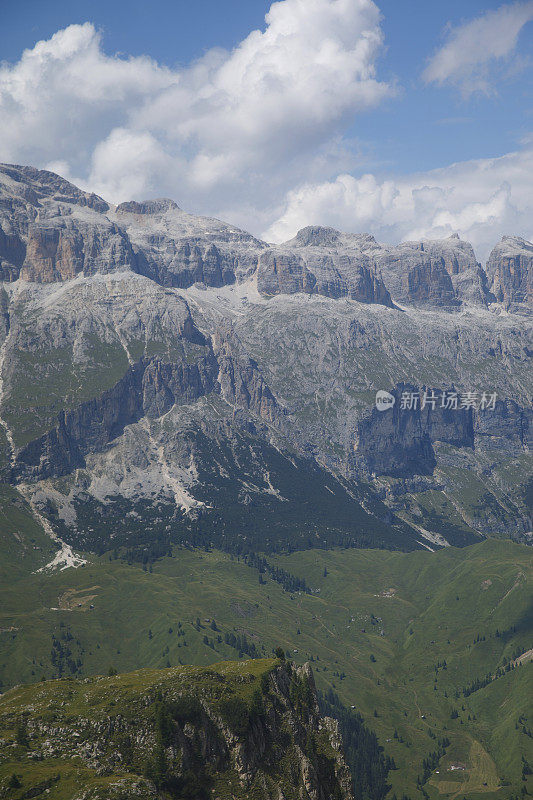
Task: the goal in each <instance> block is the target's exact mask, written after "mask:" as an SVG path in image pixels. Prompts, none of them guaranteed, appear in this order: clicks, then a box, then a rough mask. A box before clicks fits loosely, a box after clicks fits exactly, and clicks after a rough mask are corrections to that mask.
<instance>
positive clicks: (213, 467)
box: [0, 165, 533, 551]
mask: <svg viewBox="0 0 533 800" xmlns="http://www.w3.org/2000/svg"><path fill="white" fill-rule="evenodd" d="M532 276H533V245H532V244H531V243H529V242H526V241H524V240H522V239H519V238H515V237H505V238H504V239H503V240H502V242H501V243H500V244H498V245H496V246H495V248H494V249H493V251H492V253H491V255H490V258H489V261H488V263H487V265H486V269H484V268H483V266H482V265H481V264H480V263H479V262H478V261H477V258H476V255H475V253H474V250H473V248H472V247H471V245H470V244H468V243H467V242H463V241H461V240H460V239H459V238H458V237H456V236H452V237H450V238H448V239H444V240H434V241H433V240H432V241H422V242H403V243H400V244H398V245H390V244H380V243H378V242H376V240H375V239H374V238H373V237H372V236H370V235H368V234H363V233H362V234H346V233H341V232H339V231H336V230H334V229H332V228H326V227H319V226H312V227H307V228H304V229H303V230H301V231H300V232H299V233H298V234H297V235H296V236H295V237H294V238H293V239H291V240H290V241H288V242H285V243H283V244H275V245H273V244H269V243H266V242H263V241H260V240H259V239H257V238H255V237H254V236H252V235H250V234H248V233H246V232H244V231H242V230H239V229H238V228H236V227H235V226H233V225H230V224H225V223H223V222H220V221H218V220H215V219H209V218H205V217H197V216H193V215H191V214H188V213H186V212H184V211H182V210H181V209H180V208H179V207H178V205H177V204H176V203H175V202H173V201H172V200H165V199H162V200H161V199H160V200H150V201H145V202H137V201H135V202H134V201H131V202H124V203H121V204H120V205H119V206H117V207H114V206H112V205H111V204H109V203H107V202H106V201H105V200H103V199H101V198H99V197H97V196H95V195H94V194H90V193H87V192H83V191H81V190H80V189H78V188H76V187H75V186H73V185H72V184H70V183H68V182H67V181H65V180H63V179H62V178H60V177H59V176H57V175H54V174H53V173H50V172H45V171H40V170H37V169H34V168H31V167H20V166H10V165H3V166H1V167H0V277H1V280H2V284H1V290H0V336H1V349H0V379H1V380H0V386H1V397H0V400H1V405H0V416H1V420H0V421H1V428H0V438H1V446H2V454H3V455H2V459H1V469H2V480H3V482H4V483H11V484H13V485H15V486H17V487H18V489H19V490H20V491H21V492H22V493H23V494H24V495H25V497H26V498H27V500H28V501H29V502H30V503H31V504H32V507H33V509H34V512H35V513H36V514H38V515H39V516H40V518H41V519H42V521H43V523H44V524H45V525H46V526H47V530H49V531H50V532H51V534H52V535H53V536H57V537H60V539H61V540H62V541H63V542H64V543H65V542H66V543H67V544H68V546H74V547H82V548H83V549H86V550H87V549H88V550H91V549H92V550H96V551H104V550H106V549H109V547H113V546H121V545H128V546H132V547H133V546H142V545H143V542H144V543H145V542H146V541H148V540H149V541H151V542H153V541H156V542H160V543H161V544H162V546H165V543H168V542H172V541H174V542H181V543H204V544H205V543H215V544H217V546H219V547H221V548H222V549H227V550H230V551H233V550H234V549H237V550H239V548H240V549H242V548H244V549H246V550H249V549H254V548H257V549H262V550H268V549H273V550H276V549H286V548H289V549H291V548H292V549H294V548H298V547H305V548H307V547H310V546H316V545H321V544H323V543H324V542H327V543H330V544H343V545H351V546H353V545H355V546H363V545H365V546H373V547H375V546H379V547H387V548H392V549H404V550H405V549H416V548H428V549H436V548H440V547H443V546H447V545H448V544H456V545H462V544H468V543H471V542H474V541H477V540H479V539H480V538H481V537H483V536H501V537H511V538H513V539H516V540H520V541H525V540H527V539H528V537H529V536H530V535H531V529H532V523H531V501H530V497H531V489H530V487H531V473H532V468H531V445H532V440H533V415H532V409H531V395H532V388H533V386H532V384H533V370H532V368H531V359H532V356H533V341H532V330H531V323H530V320H531V309H532V307H533V296H532V281H533V277H532ZM379 390H383V391H385V392H387V393H388V395H389V396H390V398H391V400H390V407H389V408H388V409H387V410H384V411H382V410H379V409H378V408H377V407H376V404H375V397H376V393H377V392H378V391H379ZM287 501H290V502H287ZM65 547H66V545H65Z"/></svg>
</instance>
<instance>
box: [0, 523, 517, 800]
mask: <svg viewBox="0 0 533 800" xmlns="http://www.w3.org/2000/svg"><path fill="white" fill-rule="evenodd" d="M6 541H10V539H9V537H4V538H3V542H4V545H3V546H5V543H6ZM24 541H25V540H24ZM11 546H12V545H11ZM35 552H37V554H38V551H33V553H35ZM40 558H41V563H44V561H45V560H46V556H45V554H44V553H41V554H40ZM86 558H87V564H86V566H85V567H83V568H80V569H77V570H73V569H67V570H65V571H45V572H41V573H31V572H30V570H33V569H35V567H36V566H37V563H38V561H36V560H32V561H31V562H29V563H28V566H27V567H26V570H25V574H23V573H22V570H21V572H20V573H19V575H18V577H15V575H14V574H13V575H12V577H11V579H10V582H9V584H6V583H5V581H4V582H2V585H1V588H0V609H1V616H0V628H1V629H2V633H1V634H0V652H1V654H2V656H1V658H0V679H1V680H2V682H3V686H4V690H5V689H7V688H8V687H10V686H12V685H13V684H15V683H19V682H20V681H23V682H38V681H40V679H41V678H42V677H44V678H46V679H51V678H53V677H57V676H59V675H62V676H65V677H73V678H76V679H79V678H83V677H85V676H90V675H95V674H102V673H104V674H105V673H107V671H108V670H109V669H110V668H113V669H117V670H119V671H121V672H123V671H128V670H132V669H136V668H138V667H150V668H158V669H161V668H165V667H166V668H169V667H170V668H172V669H173V668H174V667H176V666H177V665H180V664H199V665H204V666H207V665H209V664H211V663H214V662H217V661H219V660H221V659H238V658H247V657H257V656H263V657H264V656H269V655H271V653H272V650H273V648H275V647H277V646H279V645H281V646H282V647H283V648H284V649H285V651H286V652H287V653H288V655H289V656H290V657H291V659H293V660H294V661H295V663H296V664H300V665H302V664H304V663H305V662H307V661H310V662H311V664H312V666H313V670H314V673H315V678H316V681H317V685H318V687H319V689H320V690H321V691H323V692H325V691H327V690H331V691H333V692H334V693H335V694H336V695H338V697H339V700H340V702H341V703H342V704H343V706H344V708H348V709H350V707H351V706H355V711H356V712H358V713H361V714H362V715H363V718H364V720H365V723H366V725H367V726H369V727H370V728H371V729H372V730H373V731H375V732H376V734H377V736H378V739H379V743H380V744H381V745H382V747H383V748H384V750H385V755H386V756H388V757H390V758H393V759H394V762H395V764H396V767H397V769H396V770H392V771H391V772H390V773H389V776H388V782H389V784H391V785H392V787H393V789H392V790H391V793H394V792H395V793H396V794H397V795H398V796H401V795H402V794H403V793H407V794H408V795H409V796H411V797H412V798H413V800H415V798H421V797H422V794H421V793H420V792H419V790H418V789H417V778H418V777H419V776H420V778H421V779H425V781H424V784H423V788H424V791H426V792H427V793H428V794H429V795H430V797H431V798H432V800H437V798H441V797H443V796H444V797H445V796H446V793H444V792H443V795H441V794H440V793H439V792H438V791H437V788H438V787H437V784H439V783H440V781H442V780H443V779H441V778H440V777H439V776H440V775H444V776H445V780H444V783H446V782H448V783H449V782H450V781H452V782H453V781H455V782H456V783H457V780H458V776H459V777H460V778H462V779H463V780H464V779H465V776H467V779H468V780H469V781H470V784H469V786H468V794H467V795H466V796H467V797H469V798H470V796H475V795H476V794H477V793H480V794H482V795H483V797H484V798H486V800H488V798H489V797H490V796H491V794H490V793H491V792H496V791H497V793H498V795H497V796H498V797H501V798H504V799H505V800H507V798H510V797H512V796H513V795H516V794H517V793H518V792H519V791H520V790H521V788H522V785H523V782H522V768H523V761H522V757H524V758H526V759H529V760H530V761H531V760H532V759H531V758H530V750H531V738H530V734H531V729H532V724H531V723H532V716H533V714H532V709H531V696H532V692H531V688H532V666H531V663H530V662H528V661H527V659H526V660H525V662H524V663H523V664H522V665H521V666H516V667H515V668H514V669H510V670H509V671H505V670H506V669H507V664H510V663H511V662H513V660H514V659H515V658H516V657H517V656H518V655H520V654H522V653H526V652H527V651H529V650H530V649H531V648H532V647H533V640H532V634H533V624H532V614H531V597H532V588H531V587H532V580H533V579H532V564H531V555H530V550H529V549H528V548H526V547H524V546H521V545H517V544H512V543H509V542H502V541H494V540H493V541H485V542H482V543H480V544H478V545H474V546H472V547H467V548H462V549H458V548H446V549H444V550H441V551H440V552H437V553H430V552H428V551H418V552H413V553H394V552H385V551H379V550H353V549H349V550H341V549H338V550H330V551H323V550H317V549H314V550H310V551H307V552H298V553H294V554H292V555H288V556H273V555H269V556H267V558H266V561H262V560H261V559H259V558H258V557H257V558H255V559H251V558H247V559H245V558H238V557H236V556H232V555H229V554H225V553H222V552H220V551H215V550H213V551H210V552H209V551H205V550H198V549H196V550H195V549H175V550H174V552H173V556H172V557H170V558H169V557H163V558H160V559H158V560H156V561H151V560H150V561H148V562H147V563H145V564H144V565H143V563H142V561H140V562H135V561H133V560H132V559H131V556H130V555H128V552H127V551H126V550H124V551H123V552H117V553H113V552H112V551H111V552H109V553H106V554H105V555H102V556H101V557H95V556H91V555H90V554H87V556H86ZM128 559H129V560H130V563H128ZM498 669H503V670H504V672H503V674H502V675H501V677H496V675H498V674H499V673H498ZM487 675H489V676H491V677H493V676H494V680H491V681H490V682H488V683H486V685H485V679H486V676H487ZM476 682H477V683H476ZM478 684H480V685H478ZM472 689H474V691H471V690H472ZM465 692H466V695H465ZM454 712H457V716H456V717H455V714H454ZM452 714H453V715H454V716H453V718H452ZM439 740H440V741H441V742H442V741H444V740H449V744H448V745H447V746H446V748H445V750H446V753H445V754H441V758H440V767H439V765H438V764H435V763H434V762H433V761H431V764H432V768H431V770H430V772H429V774H427V775H425V774H424V759H428V758H429V757H430V756H431V757H432V758H433V756H432V754H433V753H436V752H438V751H439ZM504 743H505V744H504ZM457 763H459V764H461V765H464V766H465V767H466V770H465V771H464V772H463V771H448V767H449V766H451V765H452V764H457ZM480 764H481V765H482V766H479V765H480ZM436 770H439V772H438V773H437V772H436ZM487 778H488V779H487ZM484 783H487V786H484ZM497 787H498V788H497ZM441 788H442V787H441ZM444 788H446V787H444ZM448 788H449V787H448ZM465 792H466V788H465ZM448 794H449V792H448ZM452 794H453V793H452Z"/></svg>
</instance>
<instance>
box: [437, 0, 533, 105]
mask: <svg viewBox="0 0 533 800" xmlns="http://www.w3.org/2000/svg"><path fill="white" fill-rule="evenodd" d="M531 19H533V0H528V1H527V2H518V3H511V4H510V5H503V6H501V7H500V8H498V9H497V10H495V11H487V12H486V13H485V14H482V15H481V16H479V17H476V18H475V19H473V20H471V21H469V22H466V23H464V24H463V25H460V26H458V27H456V28H452V27H450V28H449V30H448V33H447V37H446V42H445V44H444V45H443V47H441V48H440V49H439V50H438V51H437V52H436V53H435V55H434V56H433V57H432V58H431V60H430V61H429V63H428V65H427V67H426V69H425V70H424V73H423V78H424V80H425V82H426V83H437V84H440V85H442V84H445V83H451V84H454V85H456V86H458V87H459V88H460V90H461V92H462V93H463V94H464V95H469V94H472V93H473V92H482V93H484V94H490V93H491V92H492V91H493V89H492V83H491V68H492V67H494V66H495V65H497V64H498V63H500V64H501V63H502V61H505V60H508V59H509V58H510V57H511V56H512V54H513V53H514V52H515V48H516V44H517V40H518V35H519V34H520V31H521V30H522V28H523V27H524V25H525V24H526V23H527V22H529V21H530V20H531Z"/></svg>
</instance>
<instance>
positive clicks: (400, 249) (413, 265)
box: [361, 235, 487, 310]
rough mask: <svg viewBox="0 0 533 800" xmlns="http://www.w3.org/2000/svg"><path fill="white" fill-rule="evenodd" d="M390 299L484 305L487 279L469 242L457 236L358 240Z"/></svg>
mask: <svg viewBox="0 0 533 800" xmlns="http://www.w3.org/2000/svg"><path fill="white" fill-rule="evenodd" d="M361 244H362V247H363V249H364V251H365V252H366V253H367V254H368V255H369V256H371V257H372V258H373V259H374V261H375V263H376V265H377V267H378V269H380V270H381V273H382V275H383V280H384V281H385V284H386V285H387V287H388V289H389V290H390V292H391V295H392V297H393V299H395V300H397V301H398V302H399V303H402V304H412V305H422V306H429V307H437V308H443V309H449V310H454V309H456V308H457V307H459V306H460V305H461V303H462V302H470V303H474V304H478V305H479V304H481V305H486V302H487V291H486V287H485V282H486V278H485V275H484V272H483V270H482V269H481V266H480V265H479V264H478V263H477V260H476V256H475V253H474V250H473V248H472V245H471V244H469V243H468V242H463V241H461V240H460V239H459V237H458V236H457V235H453V236H450V237H449V238H448V239H438V240H426V239H425V240H424V241H422V242H402V243H400V244H398V245H383V244H378V243H377V242H375V240H373V238H372V237H367V238H366V240H363V241H362V242H361Z"/></svg>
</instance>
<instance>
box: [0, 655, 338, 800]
mask: <svg viewBox="0 0 533 800" xmlns="http://www.w3.org/2000/svg"><path fill="white" fill-rule="evenodd" d="M74 743H75V745H74ZM339 747H340V739H339V736H338V733H337V730H336V726H335V723H334V722H333V720H331V719H329V720H328V719H323V718H321V717H320V715H319V711H318V705H317V700H316V694H315V689H314V683H313V680H312V676H311V673H310V672H309V670H306V669H304V668H300V669H292V668H291V666H290V665H287V664H283V663H280V662H279V661H275V660H272V659H270V660H259V661H252V662H250V661H247V662H240V663H235V662H226V663H221V664H216V665H213V666H212V667H210V668H209V669H205V668H204V669H202V668H194V667H179V668H173V669H170V670H164V671H157V670H140V671H137V672H134V673H130V674H126V675H119V676H115V677H109V678H87V679H85V680H83V681H80V680H73V679H68V680H63V681H52V682H45V683H40V684H38V685H35V686H28V687H20V688H16V689H13V690H12V691H10V692H8V693H7V694H6V695H4V696H3V697H1V698H0V796H1V797H5V798H8V797H9V798H10V800H19V798H20V799H21V800H22V799H23V798H27V797H36V796H39V795H41V794H46V796H47V797H50V798H51V800H52V799H53V800H66V798H69V800H70V799H71V798H82V797H83V798H84V799H86V800H89V798H90V799H91V800H119V799H121V798H126V797H128V798H130V797H135V798H140V799H141V798H142V800H156V799H157V798H176V800H177V799H178V798H198V799H200V798H206V800H207V798H215V797H216V798H220V800H222V798H227V799H228V800H229V799H230V798H232V800H240V798H243V800H244V798H255V800H263V799H264V800H270V798H274V797H276V798H278V797H283V798H286V800H297V799H298V800H299V798H301V797H303V796H305V797H313V798H316V800H353V795H352V794H351V790H350V788H349V784H350V780H349V772H348V769H347V767H346V764H345V762H344V760H343V757H342V754H341V752H340V750H339Z"/></svg>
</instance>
